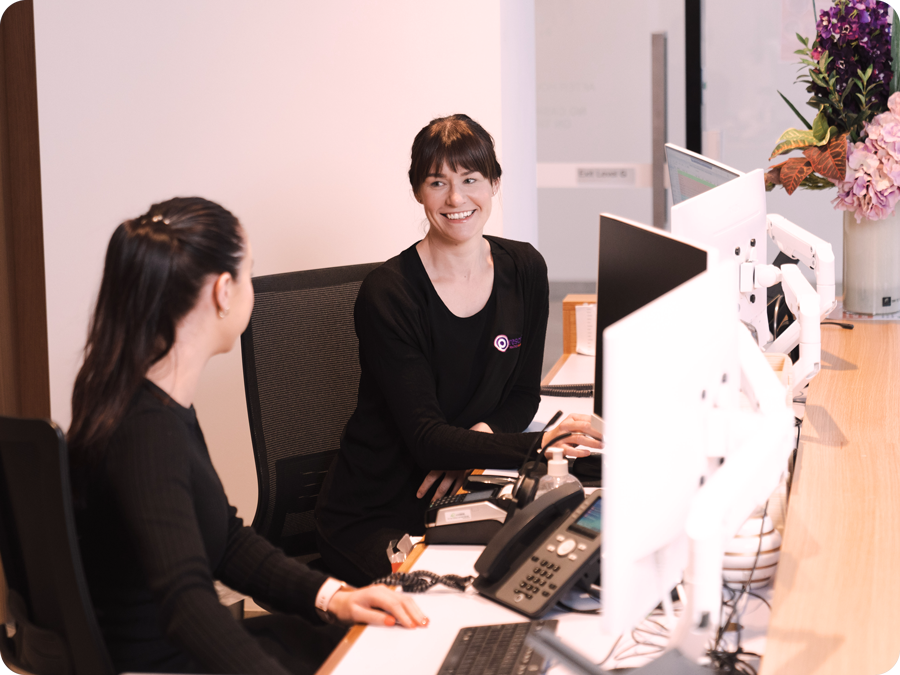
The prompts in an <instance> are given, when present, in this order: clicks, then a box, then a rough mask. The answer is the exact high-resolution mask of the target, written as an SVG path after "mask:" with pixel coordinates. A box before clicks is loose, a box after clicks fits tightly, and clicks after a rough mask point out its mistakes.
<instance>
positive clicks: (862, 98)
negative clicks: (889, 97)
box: [856, 94, 866, 107]
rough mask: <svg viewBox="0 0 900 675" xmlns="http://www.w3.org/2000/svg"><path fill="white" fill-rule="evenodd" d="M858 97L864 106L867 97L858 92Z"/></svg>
mask: <svg viewBox="0 0 900 675" xmlns="http://www.w3.org/2000/svg"><path fill="white" fill-rule="evenodd" d="M856 97H857V98H858V99H859V104H860V105H861V106H863V107H865V105H866V97H865V96H863V95H862V94H857V95H856Z"/></svg>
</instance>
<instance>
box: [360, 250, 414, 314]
mask: <svg viewBox="0 0 900 675" xmlns="http://www.w3.org/2000/svg"><path fill="white" fill-rule="evenodd" d="M417 255H418V253H417V252H416V250H415V245H413V246H411V247H410V248H408V249H406V250H405V251H403V252H401V253H399V254H398V255H395V256H394V257H393V258H390V259H389V260H386V261H385V262H384V263H382V264H381V265H379V266H378V267H376V268H375V269H374V270H372V271H371V272H369V273H368V274H367V275H366V278H365V279H363V282H362V285H361V286H360V289H359V297H360V298H362V299H364V300H366V301H369V302H376V303H380V302H389V303H391V304H392V305H394V304H396V303H397V302H401V303H406V302H411V301H412V299H413V298H414V297H415V295H416V289H417V288H419V287H420V286H421V278H420V277H421V274H419V270H418V269H417V267H416V262H417V261H416V259H415V258H413V256H417ZM419 267H421V263H419Z"/></svg>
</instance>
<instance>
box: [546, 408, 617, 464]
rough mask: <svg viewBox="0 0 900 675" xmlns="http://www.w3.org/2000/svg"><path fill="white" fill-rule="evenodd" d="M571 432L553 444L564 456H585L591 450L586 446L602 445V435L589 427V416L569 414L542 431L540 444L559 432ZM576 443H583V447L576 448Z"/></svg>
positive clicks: (597, 447) (551, 438)
mask: <svg viewBox="0 0 900 675" xmlns="http://www.w3.org/2000/svg"><path fill="white" fill-rule="evenodd" d="M567 433H571V434H573V435H572V436H569V437H568V438H564V439H563V440H561V441H559V442H558V443H554V444H553V446H554V447H557V448H562V449H563V455H565V456H566V457H587V456H588V455H590V454H591V451H590V450H588V449H587V448H596V449H597V450H599V449H601V448H602V447H603V437H602V436H600V435H599V434H598V433H597V432H596V431H595V430H594V429H592V428H591V416H590V415H579V414H575V413H573V414H571V415H569V416H568V417H566V418H565V419H564V420H563V421H562V422H560V423H559V426H557V427H556V428H555V429H551V430H550V431H547V432H544V438H543V439H542V440H541V445H542V446H544V445H546V444H547V443H549V442H550V441H552V440H553V439H554V438H556V437H557V436H559V435H560V434H567ZM576 445H583V446H585V447H583V448H576V447H575V446H576Z"/></svg>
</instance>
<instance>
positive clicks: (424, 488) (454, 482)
mask: <svg viewBox="0 0 900 675" xmlns="http://www.w3.org/2000/svg"><path fill="white" fill-rule="evenodd" d="M470 473H472V469H459V470H458V471H441V470H436V471H429V472H428V475H427V476H425V480H423V481H422V484H421V485H420V486H419V489H418V491H417V492H416V497H418V498H419V499H421V498H422V497H424V496H425V495H426V494H427V493H428V490H429V489H430V488H431V486H432V485H434V483H435V481H437V480H438V479H439V478H440V477H441V476H443V477H444V479H443V480H442V481H441V484H440V485H438V488H437V490H435V491H434V497H432V501H434V500H435V499H440V498H441V497H443V496H444V495H446V494H451V495H454V494H456V491H457V490H459V488H461V487H462V486H463V483H465V482H466V478H468V477H469V474H470Z"/></svg>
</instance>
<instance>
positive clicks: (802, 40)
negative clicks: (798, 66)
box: [794, 33, 809, 47]
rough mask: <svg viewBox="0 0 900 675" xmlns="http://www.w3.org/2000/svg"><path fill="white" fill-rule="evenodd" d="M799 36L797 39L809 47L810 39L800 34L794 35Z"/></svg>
mask: <svg viewBox="0 0 900 675" xmlns="http://www.w3.org/2000/svg"><path fill="white" fill-rule="evenodd" d="M794 35H796V36H797V39H798V40H800V42H801V43H802V44H803V46H804V47H809V38H805V37H803V36H802V35H800V33H794Z"/></svg>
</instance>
